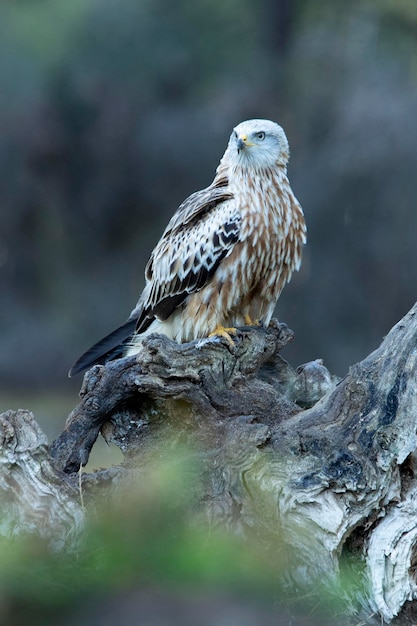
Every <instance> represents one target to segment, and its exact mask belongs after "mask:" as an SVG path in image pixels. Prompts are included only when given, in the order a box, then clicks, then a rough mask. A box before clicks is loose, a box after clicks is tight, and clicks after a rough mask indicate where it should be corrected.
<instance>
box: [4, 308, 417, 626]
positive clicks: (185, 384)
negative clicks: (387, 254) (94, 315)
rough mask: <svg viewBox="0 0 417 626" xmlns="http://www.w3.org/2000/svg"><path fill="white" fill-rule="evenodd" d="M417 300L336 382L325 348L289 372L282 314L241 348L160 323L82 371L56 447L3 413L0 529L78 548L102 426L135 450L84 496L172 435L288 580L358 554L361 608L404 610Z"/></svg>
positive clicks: (213, 511)
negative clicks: (167, 333) (84, 468)
mask: <svg viewBox="0 0 417 626" xmlns="http://www.w3.org/2000/svg"><path fill="white" fill-rule="evenodd" d="M416 311H417V305H415V306H414V307H413V308H412V309H411V311H410V312H409V313H408V314H407V315H406V316H405V317H404V318H403V319H402V320H401V321H400V322H399V323H398V324H397V325H396V326H394V328H393V329H392V330H391V331H390V333H389V334H388V335H387V336H386V338H385V339H384V340H383V342H382V343H381V345H380V347H379V348H378V349H377V350H375V351H374V352H373V353H372V354H370V355H369V356H368V357H367V358H366V359H364V360H363V361H361V362H360V363H358V364H356V365H354V366H352V367H351V368H350V370H349V372H348V374H347V375H346V376H345V377H344V378H343V379H342V380H337V379H336V378H335V377H333V376H331V375H330V374H329V372H328V371H327V369H326V368H325V367H324V366H323V364H322V362H321V361H319V360H317V361H313V362H311V363H308V364H306V365H304V366H301V367H299V368H297V369H296V370H294V369H293V368H292V367H291V366H290V365H289V364H288V363H287V362H286V361H285V360H284V359H283V358H282V357H281V356H280V354H279V353H280V351H281V350H282V348H283V347H284V346H285V345H286V344H287V343H288V342H289V341H290V340H291V339H292V338H293V333H292V331H290V330H289V329H288V328H287V326H285V325H284V324H278V323H272V324H271V326H270V327H269V328H268V329H265V328H263V327H244V328H241V329H238V332H237V334H236V337H235V338H234V341H235V345H234V346H233V347H232V346H230V345H229V344H228V343H227V342H226V341H224V340H223V339H218V338H216V339H213V338H210V339H203V340H199V341H193V342H191V343H188V344H182V345H179V344H177V343H175V342H173V341H171V340H169V339H167V338H166V337H164V336H161V335H151V336H149V337H147V338H146V339H144V341H143V344H142V347H141V350H140V353H139V354H138V355H135V356H134V357H128V358H123V359H119V360H116V361H112V362H110V363H108V364H106V365H105V366H95V367H93V368H92V369H91V370H90V371H89V372H87V374H86V375H85V378H84V382H83V385H82V389H81V392H80V396H81V402H80V404H79V405H78V406H77V407H76V408H75V409H74V410H73V412H72V413H71V414H70V416H69V417H68V420H67V423H66V428H65V430H64V431H63V432H62V433H61V435H60V436H59V437H58V438H57V439H56V440H55V441H54V442H53V443H52V445H51V446H50V448H49V450H48V448H47V445H46V440H45V437H44V435H43V433H42V432H41V431H40V429H39V427H38V426H37V424H36V422H35V421H34V419H33V416H31V415H30V414H28V413H27V412H12V411H8V412H6V413H4V414H2V415H1V416H0V427H1V429H2V430H1V432H2V440H3V447H2V452H1V455H2V456H1V459H2V463H3V471H2V472H1V476H0V487H1V493H2V494H4V498H3V500H4V502H7V503H8V505H7V507H6V508H4V510H5V511H6V513H7V514H5V515H4V518H3V522H2V525H1V527H0V529H1V532H2V534H4V535H10V534H14V533H18V532H21V531H22V530H26V529H28V528H29V529H31V530H32V531H36V532H39V533H41V534H42V535H43V536H49V537H50V539H51V542H52V543H53V545H54V546H56V547H58V548H59V549H62V548H63V546H64V545H66V546H68V545H71V546H72V547H73V546H74V545H76V539H77V536H78V535H79V533H80V532H81V529H82V525H83V516H84V512H83V508H82V506H81V504H80V501H79V500H80V498H79V490H78V480H79V476H78V474H77V472H78V470H79V468H80V466H81V465H85V464H86V463H87V460H88V456H89V453H90V451H91V448H92V446H93V444H94V442H95V440H96V438H97V436H98V434H99V432H100V431H101V432H102V434H103V436H104V437H105V438H106V439H107V440H108V441H112V442H114V443H115V444H116V445H117V446H119V448H120V449H121V450H122V451H123V453H124V455H125V461H124V463H123V464H122V465H121V466H119V467H115V468H110V469H107V470H100V471H97V472H94V473H92V474H87V473H86V474H84V475H83V477H82V481H83V490H84V495H85V497H86V498H93V497H95V496H96V495H97V494H100V493H102V494H103V493H104V494H107V493H108V492H109V491H110V490H111V484H112V482H114V481H119V480H120V477H121V476H132V477H134V476H135V475H136V474H135V473H137V472H141V471H142V472H144V471H146V467H147V464H148V463H149V455H150V453H151V451H152V453H154V451H155V449H157V450H158V454H160V455H161V457H162V456H163V455H164V454H165V452H166V450H167V447H168V446H169V448H170V449H172V446H173V445H174V446H175V445H177V446H179V447H184V448H186V449H187V450H189V454H190V455H191V456H192V457H193V460H194V461H195V467H197V468H198V474H196V476H195V499H196V503H197V504H198V506H199V509H200V511H201V515H202V516H203V517H205V518H206V519H209V520H210V523H211V524H218V525H224V526H226V527H228V528H230V529H232V530H233V531H234V532H236V533H240V534H243V536H245V535H246V534H250V533H251V532H256V533H257V534H258V535H259V536H261V537H262V541H263V542H264V543H265V544H266V546H268V542H269V543H270V546H271V549H273V550H278V551H281V553H282V554H284V553H285V554H286V555H287V561H286V562H287V564H288V566H287V567H286V571H285V577H286V579H287V581H288V585H290V586H291V585H295V586H297V587H298V588H300V587H301V586H302V587H303V588H308V587H309V585H311V584H316V581H317V580H319V579H324V578H325V579H326V580H328V581H333V582H334V583H335V584H337V581H338V579H339V576H340V569H341V567H342V565H343V562H344V559H345V557H346V556H347V554H354V555H355V556H356V557H357V559H358V560H359V561H360V563H361V564H362V572H361V577H362V578H361V581H358V586H357V589H356V590H354V591H353V593H352V596H351V598H350V603H351V607H352V610H354V611H356V612H357V615H358V616H361V615H362V616H369V615H370V614H373V615H374V616H375V623H380V620H381V618H382V619H384V620H385V621H386V622H390V621H392V620H394V621H395V617H396V616H397V615H401V619H403V620H405V619H406V617H407V616H410V615H412V613H413V611H414V610H415V598H416V595H417V580H416V574H415V563H416V560H417V559H416V554H417V551H416V545H417V497H416V496H417V479H416V475H415V469H414V468H415V463H414V460H415V451H416V447H417V438H416V423H415V422H416V415H417V385H416V382H415V380H416V375H417V317H416ZM16 482H17V483H18V484H19V489H18V495H16V490H15V488H14V487H13V485H15V484H16ZM10 494H12V495H10ZM28 503H30V507H28ZM39 508H41V510H42V516H41V520H39V518H38V511H39ZM69 529H71V532H69ZM277 539H279V541H277ZM282 554H281V556H282ZM359 583H360V584H359ZM410 619H411V617H410ZM367 623H371V621H370V622H367ZM397 623H404V622H400V621H398V622H397ZM407 623H412V621H409V622H407Z"/></svg>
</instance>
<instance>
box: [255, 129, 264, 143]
mask: <svg viewBox="0 0 417 626" xmlns="http://www.w3.org/2000/svg"><path fill="white" fill-rule="evenodd" d="M255 137H256V139H259V141H263V140H264V139H265V133H264V131H263V130H261V132H259V133H255Z"/></svg>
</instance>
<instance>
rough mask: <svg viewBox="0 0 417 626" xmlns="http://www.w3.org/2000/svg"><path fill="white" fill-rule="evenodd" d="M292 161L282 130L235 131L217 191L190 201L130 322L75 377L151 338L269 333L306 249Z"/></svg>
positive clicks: (150, 268) (248, 124) (79, 365)
mask: <svg viewBox="0 0 417 626" xmlns="http://www.w3.org/2000/svg"><path fill="white" fill-rule="evenodd" d="M288 158H289V146H288V141H287V137H286V135H285V133H284V131H283V129H282V128H281V126H279V125H278V124H276V123H275V122H272V121H270V120H262V119H252V120H247V121H245V122H241V123H240V124H238V125H237V126H236V127H235V128H234V129H233V132H232V134H231V136H230V140H229V143H228V146H227V149H226V152H225V153H224V155H223V157H222V159H221V161H220V164H219V166H218V167H217V170H216V175H215V177H214V180H213V182H212V183H211V185H209V186H208V187H207V188H206V189H202V190H201V191H197V192H196V193H193V194H192V195H191V196H189V197H188V198H187V199H186V200H185V201H184V202H183V203H182V204H181V205H180V207H179V208H178V210H177V211H176V213H174V215H173V216H172V218H171V220H170V221H169V223H168V226H167V227H166V229H165V231H164V233H163V235H162V237H161V239H160V240H159V242H158V243H157V245H156V247H155V249H154V250H153V252H152V254H151V256H150V259H149V261H148V264H147V265H146V269H145V277H146V283H145V287H144V289H143V292H142V294H141V296H140V298H139V300H138V303H137V305H136V306H135V308H134V309H133V311H132V312H131V314H130V316H129V318H128V320H127V322H126V323H125V324H123V325H122V326H120V327H119V328H117V329H116V330H115V331H114V332H112V333H111V334H110V335H107V337H105V338H104V339H102V340H101V341H99V342H98V343H96V344H95V345H94V346H92V347H91V348H90V349H89V350H87V352H85V353H84V354H83V355H82V356H81V357H80V358H79V359H78V361H77V362H76V363H75V365H74V366H73V367H72V368H71V370H70V372H69V375H70V376H72V375H74V374H77V373H78V372H82V371H83V370H86V369H87V368H89V367H91V366H92V365H94V364H96V363H105V362H106V361H108V360H111V359H114V358H118V357H120V356H124V355H131V354H135V353H136V352H138V350H139V346H140V344H141V341H142V338H143V337H144V336H145V335H148V334H150V333H162V334H164V335H167V336H168V337H170V338H171V339H174V340H176V341H178V342H180V343H182V342H187V341H192V340H193V339H197V338H202V337H208V336H216V335H220V336H224V337H226V339H227V340H228V341H231V342H232V339H231V337H230V334H233V332H234V331H235V329H236V327H237V326H242V325H248V324H254V323H260V322H261V323H263V324H264V325H265V326H268V324H269V322H270V320H271V317H272V314H273V311H274V308H275V305H276V303H277V300H278V298H279V296H280V294H281V291H282V289H283V288H284V286H285V284H286V283H287V282H288V281H289V280H290V278H291V275H292V273H293V271H294V270H298V269H299V268H300V263H301V252H302V246H303V244H304V243H305V242H306V226H305V221H304V215H303V211H302V209H301V206H300V204H299V203H298V201H297V199H296V198H295V196H294V194H293V192H292V190H291V187H290V183H289V181H288V178H287V162H288Z"/></svg>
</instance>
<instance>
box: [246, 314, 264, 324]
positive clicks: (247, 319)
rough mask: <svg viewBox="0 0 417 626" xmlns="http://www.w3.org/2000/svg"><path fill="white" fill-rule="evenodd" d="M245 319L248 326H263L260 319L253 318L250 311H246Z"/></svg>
mask: <svg viewBox="0 0 417 626" xmlns="http://www.w3.org/2000/svg"><path fill="white" fill-rule="evenodd" d="M244 320H245V324H246V326H261V322H260V321H259V320H255V321H254V320H253V319H252V318H251V316H250V315H249V313H245V315H244Z"/></svg>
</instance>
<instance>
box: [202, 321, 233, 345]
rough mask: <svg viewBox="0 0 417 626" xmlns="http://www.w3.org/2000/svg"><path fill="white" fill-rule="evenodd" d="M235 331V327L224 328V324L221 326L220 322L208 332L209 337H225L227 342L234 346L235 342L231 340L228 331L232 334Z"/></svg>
mask: <svg viewBox="0 0 417 626" xmlns="http://www.w3.org/2000/svg"><path fill="white" fill-rule="evenodd" d="M235 332H236V328H225V327H224V326H221V324H219V325H218V326H216V328H215V329H214V330H213V332H212V333H210V334H209V337H224V338H225V339H227V341H228V343H229V344H230V345H231V346H233V347H234V345H235V342H234V341H233V339H232V338H231V336H230V334H229V333H232V334H234V333H235Z"/></svg>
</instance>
